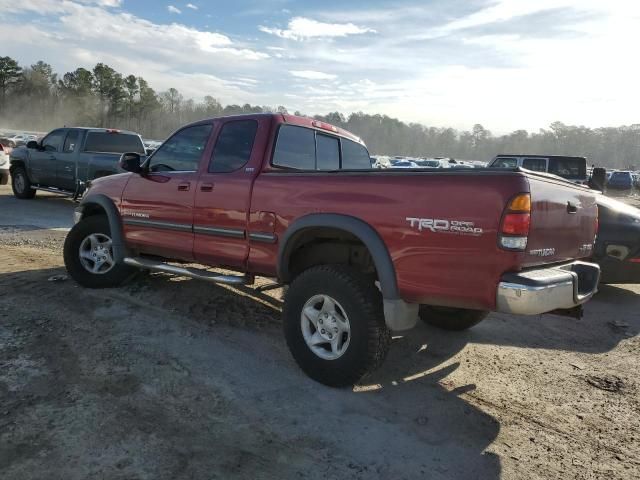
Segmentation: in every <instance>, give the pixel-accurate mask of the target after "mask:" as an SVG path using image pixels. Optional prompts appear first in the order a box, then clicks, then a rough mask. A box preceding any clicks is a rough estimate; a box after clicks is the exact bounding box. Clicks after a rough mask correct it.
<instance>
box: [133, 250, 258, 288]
mask: <svg viewBox="0 0 640 480" xmlns="http://www.w3.org/2000/svg"><path fill="white" fill-rule="evenodd" d="M124 263H125V264H126V265H130V266H132V267H137V268H146V269H148V270H155V271H156V272H164V273H172V274H174V275H181V276H184V277H190V278H195V279H197V280H205V281H207V282H212V283H224V284H227V285H246V284H248V283H249V277H246V276H244V275H220V274H219V273H214V272H209V271H208V270H202V269H200V268H185V267H177V266H175V265H169V264H168V263H164V262H159V261H157V260H150V259H148V258H141V257H135V258H132V257H125V259H124Z"/></svg>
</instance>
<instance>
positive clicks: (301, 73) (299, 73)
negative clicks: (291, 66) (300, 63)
mask: <svg viewBox="0 0 640 480" xmlns="http://www.w3.org/2000/svg"><path fill="white" fill-rule="evenodd" d="M289 73H290V74H291V75H293V76H294V77H298V78H305V79H307V80H335V79H336V78H337V75H333V74H331V73H323V72H316V71H315V70H289Z"/></svg>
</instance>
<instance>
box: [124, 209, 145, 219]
mask: <svg viewBox="0 0 640 480" xmlns="http://www.w3.org/2000/svg"><path fill="white" fill-rule="evenodd" d="M122 214H123V215H124V216H127V217H136V218H149V214H148V213H145V212H136V211H135V210H123V211H122Z"/></svg>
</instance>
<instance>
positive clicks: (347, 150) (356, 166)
mask: <svg viewBox="0 0 640 480" xmlns="http://www.w3.org/2000/svg"><path fill="white" fill-rule="evenodd" d="M342 168H344V169H348V170H369V169H370V168H371V157H369V152H368V151H367V149H366V148H365V147H364V145H361V144H359V143H356V142H352V141H351V140H347V139H346V138H343V139H342Z"/></svg>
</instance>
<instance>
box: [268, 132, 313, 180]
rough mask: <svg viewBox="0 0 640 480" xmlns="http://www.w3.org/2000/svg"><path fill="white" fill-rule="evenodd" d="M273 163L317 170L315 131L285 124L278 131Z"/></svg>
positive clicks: (280, 165) (299, 168)
mask: <svg viewBox="0 0 640 480" xmlns="http://www.w3.org/2000/svg"><path fill="white" fill-rule="evenodd" d="M273 164H274V165H277V166H279V167H288V168H296V169H298V170H315V167H316V142H315V132H314V131H313V130H311V129H309V128H303V127H296V126H293V125H283V126H282V127H280V131H279V132H278V140H277V141H276V149H275V152H274V153H273Z"/></svg>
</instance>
